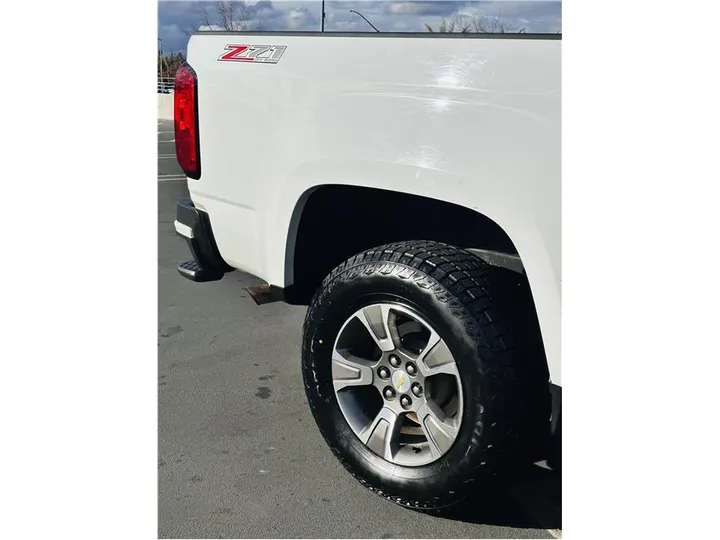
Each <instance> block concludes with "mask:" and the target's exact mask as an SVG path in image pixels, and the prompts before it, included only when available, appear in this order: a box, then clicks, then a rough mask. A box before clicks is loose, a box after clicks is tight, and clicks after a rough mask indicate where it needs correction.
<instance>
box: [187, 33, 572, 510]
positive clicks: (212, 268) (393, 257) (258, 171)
mask: <svg viewBox="0 0 720 540" xmlns="http://www.w3.org/2000/svg"><path fill="white" fill-rule="evenodd" d="M560 46H561V36H560V35H546V34H540V35H534V34H440V33H436V34H432V33H427V34H367V33H362V34H336V33H325V34H318V33H311V34H308V33H287V32H283V33H273V32H260V33H227V32H207V33H203V32H201V33H198V34H196V35H194V36H193V37H192V38H191V40H190V43H189V46H188V62H187V63H186V64H185V65H184V66H183V67H182V68H180V70H179V71H178V73H177V76H176V80H175V98H174V99H175V110H174V114H175V141H176V151H177V157H178V161H179V163H180V165H181V166H182V168H183V169H184V171H185V173H186V175H187V177H188V188H189V193H190V196H191V200H190V199H185V200H181V201H179V203H178V208H177V220H176V222H175V228H176V231H177V233H178V234H179V235H181V236H182V237H184V238H185V239H187V241H188V244H189V247H190V251H191V253H192V256H193V260H191V261H188V262H186V263H183V264H182V265H181V266H180V267H179V272H180V274H182V275H183V276H184V277H186V278H188V279H191V280H193V281H197V282H205V281H214V280H219V279H222V277H223V276H224V274H225V273H227V272H230V271H232V270H233V269H239V270H242V271H244V272H248V273H250V274H253V275H255V276H257V277H259V278H261V279H262V280H263V281H264V282H266V283H267V285H266V286H265V287H264V288H263V289H262V290H260V289H255V290H253V291H252V292H253V294H254V297H255V298H256V299H258V303H262V302H264V301H270V300H282V301H285V302H288V303H291V304H305V305H308V306H309V308H308V311H307V316H306V320H305V324H304V327H303V329H302V359H301V362H302V372H303V377H304V383H305V389H306V393H307V399H308V402H309V405H310V408H311V410H312V413H313V415H314V418H315V420H316V422H317V425H318V427H319V429H320V432H321V433H322V435H323V437H324V438H325V440H326V441H327V444H328V445H329V447H330V448H331V450H332V451H333V452H334V454H335V455H336V456H337V458H338V459H339V460H340V461H341V462H342V464H343V465H344V466H345V467H346V468H347V470H348V471H349V472H350V473H352V474H353V475H354V476H355V477H356V478H357V479H358V480H359V481H360V482H362V484H364V485H365V486H367V487H368V488H370V489H371V490H373V491H374V492H376V493H377V494H379V495H381V496H382V497H385V498H387V499H389V500H392V501H394V502H397V503H399V504H402V505H405V506H411V507H414V508H421V509H432V508H442V507H447V506H450V505H452V504H455V503H457V502H458V501H460V500H463V499H464V498H465V497H467V496H468V495H469V494H470V493H472V492H475V491H477V490H478V489H489V488H491V486H492V482H491V481H492V480H493V479H495V478H496V477H497V475H498V474H499V473H501V472H503V471H504V470H507V469H508V468H513V467H516V466H517V465H518V464H519V463H521V462H522V461H523V460H530V459H538V458H539V459H542V456H539V455H537V454H536V453H535V452H534V451H535V450H536V449H538V448H542V449H543V451H544V450H546V449H547V448H548V447H552V446H553V445H551V444H547V443H548V441H550V440H552V439H551V438H550V437H547V438H546V437H545V433H549V432H551V431H553V430H554V431H555V432H556V434H557V431H558V430H559V427H558V426H559V412H560V406H559V403H560V393H561V392H560V390H559V389H560V385H561V382H560V284H561V273H560V270H561V252H560V246H561V233H560V214H561V212H560V199H561V196H560V181H561V180H560V178H561V173H560V138H561V130H560V116H561V115H560V101H561V99H560V84H561V83H560V81H561V76H560V65H561V61H560V56H561V55H560ZM288 361H292V359H288ZM552 396H554V397H555V398H556V399H551V397H552ZM551 402H552V403H554V405H555V406H554V407H552V409H551ZM555 440H557V437H556V438H555ZM538 441H541V442H543V444H542V445H538V444H537V443H538ZM558 449H559V446H557V445H556V447H555V450H558Z"/></svg>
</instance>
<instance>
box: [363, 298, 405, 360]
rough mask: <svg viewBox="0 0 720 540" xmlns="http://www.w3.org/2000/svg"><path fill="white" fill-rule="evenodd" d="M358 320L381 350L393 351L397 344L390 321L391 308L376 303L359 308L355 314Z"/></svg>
mask: <svg viewBox="0 0 720 540" xmlns="http://www.w3.org/2000/svg"><path fill="white" fill-rule="evenodd" d="M356 316H357V318H358V320H359V321H360V322H361V323H363V324H364V325H365V328H367V331H368V332H369V333H370V336H371V337H372V338H373V340H374V341H375V343H376V344H377V346H378V348H379V349H380V350H381V351H383V352H389V351H394V350H395V349H396V348H397V345H398V344H399V341H400V340H399V339H398V338H397V336H396V334H397V332H396V331H395V332H393V330H394V325H393V324H392V322H391V318H392V316H393V315H392V310H391V309H390V306H389V305H387V304H376V305H373V306H368V307H366V308H363V309H361V310H360V311H358V312H357V314H356Z"/></svg>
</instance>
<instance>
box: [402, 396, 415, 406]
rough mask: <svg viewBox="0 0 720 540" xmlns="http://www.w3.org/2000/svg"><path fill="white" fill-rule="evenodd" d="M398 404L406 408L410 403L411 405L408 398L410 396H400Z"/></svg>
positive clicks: (410, 400)
mask: <svg viewBox="0 0 720 540" xmlns="http://www.w3.org/2000/svg"><path fill="white" fill-rule="evenodd" d="M400 405H402V407H403V409H408V408H409V407H410V405H412V399H410V396H403V397H401V398H400Z"/></svg>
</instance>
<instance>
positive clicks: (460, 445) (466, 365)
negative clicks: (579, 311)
mask: <svg viewBox="0 0 720 540" xmlns="http://www.w3.org/2000/svg"><path fill="white" fill-rule="evenodd" d="M392 266H393V269H392V271H391V272H389V273H378V272H376V271H373V270H375V268H374V265H373V264H372V263H370V264H366V265H360V266H359V267H356V268H352V269H349V270H347V271H345V272H343V273H341V274H340V275H338V276H337V277H336V278H335V279H334V280H333V281H332V282H331V283H330V284H329V285H328V286H326V287H325V288H324V289H323V290H322V291H321V292H320V293H319V294H320V297H319V298H318V299H317V301H316V302H313V305H312V307H311V309H310V310H309V312H308V318H307V321H306V327H305V332H304V336H303V375H304V378H305V381H306V389H307V394H308V400H309V402H310V406H311V409H312V411H313V415H314V416H315V420H316V422H317V424H318V426H319V428H320V430H321V432H322V433H323V435H324V437H325V439H326V440H327V442H328V444H329V445H330V446H331V448H332V449H333V451H334V452H335V453H336V455H337V456H338V457H339V458H340V459H341V461H342V462H343V464H344V465H345V466H346V467H347V468H348V469H349V470H350V471H351V472H352V473H353V474H355V475H356V476H359V477H360V478H361V479H364V480H365V481H366V482H367V483H369V484H370V485H371V486H372V487H375V488H376V489H378V490H380V491H387V492H388V495H390V496H398V497H403V498H409V499H419V500H427V499H428V498H430V499H433V500H434V501H435V504H434V505H433V506H442V505H443V504H444V502H446V501H444V500H443V499H446V500H456V499H458V498H460V497H461V496H462V495H463V494H464V493H465V492H466V491H467V490H468V489H470V487H471V484H472V482H473V481H475V480H477V479H478V476H482V474H483V473H484V472H486V473H487V474H490V473H491V469H492V467H491V466H490V465H491V462H492V460H491V459H490V456H489V455H488V454H489V453H492V451H491V448H492V444H491V442H490V441H487V440H486V439H487V438H488V436H489V435H488V431H489V430H488V429H485V427H486V425H489V422H491V421H492V420H493V419H492V418H491V412H492V404H491V403H489V402H488V400H487V399H486V398H487V397H489V396H492V395H493V392H494V391H493V389H492V387H491V381H489V380H488V378H487V377H485V376H483V374H484V372H485V369H484V363H483V359H482V357H483V351H485V352H486V353H489V352H490V351H489V349H488V348H487V347H486V346H485V345H484V343H483V342H482V339H479V338H481V335H480V329H479V326H478V325H477V323H476V322H475V320H474V319H473V318H472V317H471V316H470V313H469V312H468V311H467V310H466V309H465V308H464V306H462V304H461V303H460V302H459V301H458V300H457V299H456V298H454V297H453V296H452V295H451V294H450V293H449V292H448V291H447V290H446V289H444V288H443V287H442V286H441V285H439V284H438V283H437V282H435V281H434V280H432V279H431V278H429V277H427V276H421V277H422V279H418V274H421V273H420V272H419V271H418V270H416V269H410V268H408V267H404V266H403V265H401V264H395V263H393V265H392ZM408 271H410V272H408ZM403 274H408V276H411V277H408V276H403ZM376 303H392V304H400V305H404V306H406V307H409V308H410V309H412V310H413V311H415V312H416V313H417V314H418V315H420V316H421V317H422V318H423V319H425V321H427V322H428V323H429V324H430V325H431V326H432V327H433V329H434V330H435V331H436V332H437V333H438V334H439V335H440V337H441V338H442V339H443V340H444V341H445V343H446V345H447V346H448V348H449V349H450V352H451V353H452V355H453V357H454V359H455V362H456V364H457V367H458V371H459V373H460V379H461V381H462V392H463V404H464V405H463V418H462V422H461V426H460V430H459V432H458V436H457V438H456V440H455V442H454V444H453V446H452V447H451V448H450V450H449V451H448V452H447V453H446V454H444V455H443V456H442V457H441V458H440V459H438V460H436V461H434V462H432V463H430V464H427V465H424V466H419V467H406V466H400V465H395V464H392V463H389V462H388V461H385V460H384V459H382V458H381V457H379V456H377V455H376V454H375V453H374V452H372V451H371V450H370V449H369V448H367V447H366V446H365V445H364V444H363V443H362V442H361V441H360V440H359V439H358V438H357V436H356V435H355V434H354V432H353V431H352V429H351V428H350V426H349V425H348V423H347V421H346V420H345V417H344V415H343V414H342V411H341V410H340V407H339V404H338V402H337V398H336V396H335V392H334V389H333V384H332V372H331V369H332V368H331V356H332V350H333V347H334V345H335V340H336V338H337V336H338V333H339V331H340V329H341V327H342V326H343V324H344V323H345V322H346V321H347V320H348V319H349V318H350V317H351V316H352V315H353V314H354V313H355V312H357V311H358V310H359V309H361V308H362V307H365V306H368V305H371V304H376ZM493 425H494V424H493ZM488 445H489V446H488ZM485 465H487V467H486V471H484V470H483V466H485ZM438 494H445V495H442V496H438Z"/></svg>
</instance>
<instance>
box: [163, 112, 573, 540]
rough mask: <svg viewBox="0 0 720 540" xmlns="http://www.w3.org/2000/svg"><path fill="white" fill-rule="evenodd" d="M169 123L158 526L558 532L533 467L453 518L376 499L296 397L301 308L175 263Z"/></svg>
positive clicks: (273, 533) (201, 533) (177, 242)
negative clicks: (188, 272)
mask: <svg viewBox="0 0 720 540" xmlns="http://www.w3.org/2000/svg"><path fill="white" fill-rule="evenodd" d="M168 126H169V127H168ZM171 126H172V124H171V123H170V122H167V123H163V122H161V121H159V122H158V139H159V141H158V149H159V158H160V159H159V160H158V161H159V165H158V167H159V169H158V170H159V172H158V217H159V219H158V221H159V223H158V287H159V298H158V301H159V325H158V385H159V386H158V400H159V418H158V423H159V429H158V436H159V439H158V440H159V448H158V518H159V522H158V535H159V537H160V538H553V537H557V536H559V532H557V531H556V529H559V528H560V479H559V477H558V476H557V475H556V474H555V473H552V472H550V471H548V470H547V469H544V468H541V467H534V468H533V469H532V470H530V471H528V473H527V475H523V477H522V479H520V480H519V481H518V482H517V483H516V484H514V485H513V486H509V487H508V488H507V490H502V491H501V492H499V493H497V494H496V495H494V496H493V497H485V498H482V499H478V500H477V501H473V502H472V503H471V504H469V505H466V506H465V507H463V508H461V509H459V510H457V511H456V512H454V514H453V515H451V516H450V518H441V517H436V516H431V515H426V514H421V513H418V512H415V511H412V510H407V509H404V508H401V507H399V506H397V505H395V504H393V503H390V502H388V501H385V500H383V499H381V498H380V497H378V496H377V495H374V494H372V493H371V492H369V491H367V490H366V489H365V488H363V487H362V486H361V485H360V484H359V483H358V482H357V481H355V480H354V479H353V478H352V477H351V476H350V475H349V474H348V473H347V472H346V471H345V470H344V469H343V467H342V466H341V465H340V463H339V462H338V461H337V460H336V459H335V457H334V456H333V455H332V453H331V452H330V450H329V449H328V448H327V446H326V445H325V442H324V441H323V439H322V437H321V436H320V434H319V432H318V431H317V429H316V427H315V424H314V421H313V419H312V416H311V413H310V410H309V408H308V406H307V403H306V400H305V395H304V391H303V384H302V377H301V373H300V333H301V328H302V322H303V318H304V316H305V308H304V307H293V306H288V305H285V304H282V303H272V304H266V305H263V306H257V305H256V304H255V302H254V301H253V300H252V298H251V297H250V295H249V294H248V293H247V291H246V290H245V288H246V287H249V286H252V285H256V284H259V283H260V281H259V280H258V279H256V278H254V277H252V276H249V275H247V274H244V273H242V272H238V271H235V272H232V273H230V274H227V275H226V276H225V278H224V279H223V280H221V281H218V282H212V283H192V282H190V281H188V280H186V279H184V278H183V277H181V276H180V275H179V274H178V272H177V270H176V268H177V265H178V264H179V263H181V262H183V261H185V260H187V259H188V258H189V257H190V255H189V252H188V249H187V246H186V244H185V241H184V240H182V239H181V238H180V237H178V236H176V234H175V231H174V226H173V221H174V219H175V203H176V201H177V200H178V199H179V198H181V197H186V196H188V191H187V185H186V181H185V180H178V179H177V176H176V175H179V174H181V172H177V171H180V169H179V167H178V166H177V163H176V161H175V160H174V159H167V158H163V156H164V155H166V154H168V153H172V151H173V150H174V149H173V148H172V145H170V144H169V143H168V142H167V141H166V139H168V138H172V137H169V136H168V135H167V134H164V133H162V132H163V131H167V130H168V129H172V127H171ZM161 136H162V137H163V139H162V140H161V139H160V137H161ZM173 177H175V178H173Z"/></svg>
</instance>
